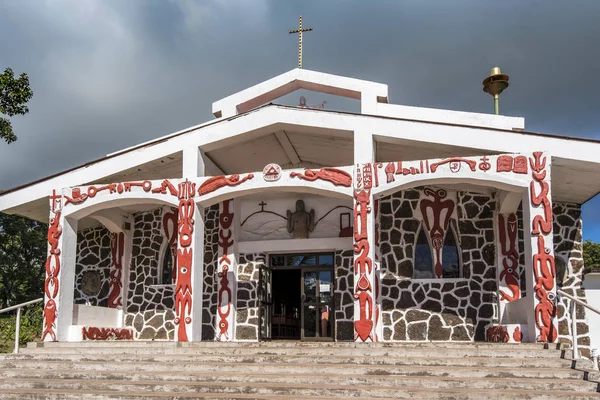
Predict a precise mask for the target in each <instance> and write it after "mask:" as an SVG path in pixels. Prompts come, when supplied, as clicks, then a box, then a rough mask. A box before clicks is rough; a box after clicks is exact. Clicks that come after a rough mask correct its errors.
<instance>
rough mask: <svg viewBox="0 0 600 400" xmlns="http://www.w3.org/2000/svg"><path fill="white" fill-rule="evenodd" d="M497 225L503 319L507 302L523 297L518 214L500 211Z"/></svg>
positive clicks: (497, 266)
mask: <svg viewBox="0 0 600 400" xmlns="http://www.w3.org/2000/svg"><path fill="white" fill-rule="evenodd" d="M495 225H496V230H495V233H496V282H497V284H498V304H497V305H498V316H499V318H500V321H502V316H503V315H504V308H505V307H506V304H508V303H510V302H513V301H515V300H518V299H520V298H521V288H520V277H519V249H518V230H519V227H518V221H517V215H516V214H515V213H512V212H511V213H508V214H500V213H498V214H497V215H496V221H495ZM526 225H527V224H526Z"/></svg>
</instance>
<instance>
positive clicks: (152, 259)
mask: <svg viewBox="0 0 600 400" xmlns="http://www.w3.org/2000/svg"><path fill="white" fill-rule="evenodd" d="M162 214H163V208H162V207H161V208H157V209H155V210H152V211H148V212H140V213H136V214H134V215H133V221H134V222H133V229H134V231H133V244H132V249H131V267H130V275H129V291H128V301H127V310H126V314H125V322H126V326H127V327H131V328H132V329H133V330H134V335H135V339H143V340H146V339H173V338H174V328H175V325H174V323H173V320H174V318H175V314H174V312H173V309H174V291H175V285H160V286H159V285H157V283H158V273H159V265H158V263H159V260H160V259H161V254H160V253H161V249H162V245H163V242H165V241H166V240H167V239H166V238H165V237H164V235H163V233H162Z"/></svg>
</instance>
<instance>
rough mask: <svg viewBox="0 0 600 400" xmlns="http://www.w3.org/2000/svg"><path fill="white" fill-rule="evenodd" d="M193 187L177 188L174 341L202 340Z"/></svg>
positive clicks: (200, 239) (200, 246)
mask: <svg viewBox="0 0 600 400" xmlns="http://www.w3.org/2000/svg"><path fill="white" fill-rule="evenodd" d="M195 191H196V184H195V183H192V182H190V181H187V180H186V181H184V182H182V183H180V184H179V191H178V193H179V209H178V222H177V233H178V235H177V238H178V239H177V277H176V283H175V325H176V330H175V340H176V341H180V342H187V341H196V340H200V339H201V329H202V292H203V283H202V278H203V255H204V221H203V216H202V212H201V211H202V209H200V208H199V207H197V206H196V203H195V200H194V195H195Z"/></svg>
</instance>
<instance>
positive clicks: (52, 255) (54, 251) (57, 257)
mask: <svg viewBox="0 0 600 400" xmlns="http://www.w3.org/2000/svg"><path fill="white" fill-rule="evenodd" d="M61 210H62V196H60V195H57V194H56V191H53V192H52V195H51V196H50V220H49V223H48V257H47V258H46V263H45V269H46V279H45V281H44V327H43V331H42V340H43V341H45V342H48V341H56V339H57V329H56V328H57V319H58V306H59V300H58V294H59V285H60V261H61V250H60V246H59V245H60V242H61V236H62V227H61V222H62V220H61V213H62V211H61Z"/></svg>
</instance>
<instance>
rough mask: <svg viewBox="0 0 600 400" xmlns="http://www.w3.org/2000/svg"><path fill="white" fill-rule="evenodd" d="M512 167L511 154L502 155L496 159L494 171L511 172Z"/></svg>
mask: <svg viewBox="0 0 600 400" xmlns="http://www.w3.org/2000/svg"><path fill="white" fill-rule="evenodd" d="M512 169H513V158H512V156H508V155H502V156H498V159H497V160H496V172H511V171H512Z"/></svg>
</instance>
